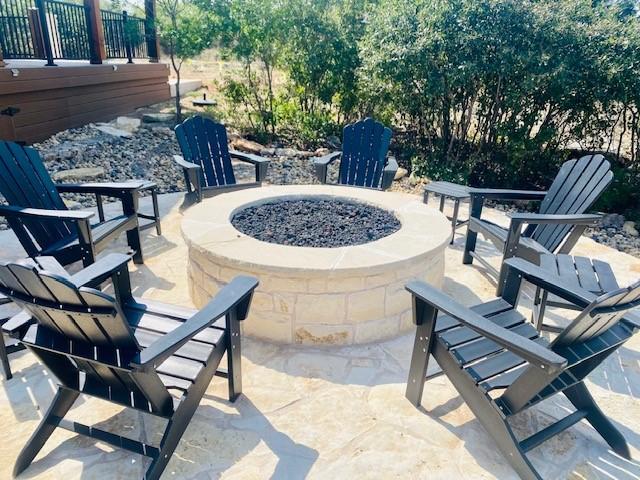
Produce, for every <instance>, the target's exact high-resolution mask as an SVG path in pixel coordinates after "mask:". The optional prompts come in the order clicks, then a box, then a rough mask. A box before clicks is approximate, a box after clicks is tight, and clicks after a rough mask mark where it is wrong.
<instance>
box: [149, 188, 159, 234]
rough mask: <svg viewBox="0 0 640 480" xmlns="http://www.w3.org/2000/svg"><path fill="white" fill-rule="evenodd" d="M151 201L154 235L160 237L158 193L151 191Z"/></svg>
mask: <svg viewBox="0 0 640 480" xmlns="http://www.w3.org/2000/svg"><path fill="white" fill-rule="evenodd" d="M151 201H152V202H153V216H154V217H155V222H156V233H157V234H158V236H161V235H162V226H161V225H160V208H159V207H158V192H157V191H156V189H153V190H152V191H151Z"/></svg>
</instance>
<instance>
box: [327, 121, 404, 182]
mask: <svg viewBox="0 0 640 480" xmlns="http://www.w3.org/2000/svg"><path fill="white" fill-rule="evenodd" d="M390 141H391V129H389V128H387V127H385V126H384V125H383V124H381V123H379V122H376V121H375V120H373V119H371V118H365V119H364V120H361V121H359V122H356V123H354V124H351V125H347V126H346V127H344V130H343V133H342V152H332V153H329V154H328V155H325V156H323V157H319V158H317V159H316V160H315V161H314V167H315V171H316V176H317V177H318V180H320V181H321V182H322V183H327V168H328V167H329V164H331V162H333V161H334V160H336V159H337V158H338V157H341V159H340V172H339V174H338V183H340V184H342V185H355V186H358V187H369V188H379V189H382V190H386V189H387V188H389V187H390V186H391V183H392V182H393V177H394V176H395V174H396V172H397V171H398V163H397V162H396V159H395V158H393V157H388V158H387V152H388V150H389V142H390Z"/></svg>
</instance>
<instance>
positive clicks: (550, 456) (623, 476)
mask: <svg viewBox="0 0 640 480" xmlns="http://www.w3.org/2000/svg"><path fill="white" fill-rule="evenodd" d="M427 386H428V385H427ZM425 395H428V390H427V389H426V388H425ZM563 400H564V399H563ZM566 403H567V405H568V401H567V402H566ZM463 405H464V400H463V399H462V397H461V396H456V397H454V398H450V399H449V400H447V401H446V402H445V403H443V404H440V405H436V406H434V407H432V408H431V409H430V410H427V409H426V408H425V407H424V406H422V405H421V406H420V407H418V411H420V412H421V413H423V414H424V415H427V416H428V417H429V418H430V419H432V420H433V421H435V422H436V423H438V424H439V425H441V426H442V427H444V428H446V429H447V430H448V431H450V432H451V433H452V434H454V435H455V436H456V437H458V438H459V439H461V440H462V441H464V444H465V448H466V450H467V451H468V452H469V454H470V455H471V456H472V457H473V458H474V460H475V461H476V462H478V465H480V466H481V467H482V468H483V469H485V470H486V471H489V472H492V473H493V474H494V475H495V476H496V477H497V478H514V479H516V478H518V476H517V475H516V473H515V471H513V470H512V469H511V467H510V466H509V464H508V462H507V460H506V459H505V458H504V456H502V454H501V453H500V452H499V451H498V449H497V446H496V445H495V443H494V441H493V439H492V438H491V437H490V435H489V434H488V433H487V432H486V430H485V429H484V427H483V426H482V425H481V424H480V422H479V421H478V420H477V419H476V418H474V419H472V420H469V421H467V422H465V423H462V424H460V425H454V424H453V423H450V422H449V421H447V420H445V419H444V417H446V416H447V415H449V414H451V413H452V412H454V411H455V410H456V409H458V408H460V407H461V406H463ZM538 409H539V406H535V407H532V408H531V409H529V410H526V411H525V412H522V413H519V414H517V415H516V416H514V417H513V419H512V421H510V424H511V426H512V428H513V430H514V433H515V434H516V436H517V437H518V438H519V439H520V440H522V439H523V438H525V437H527V436H529V435H531V434H533V433H534V430H533V429H532V428H531V427H532V426H536V427H537V428H536V429H535V430H541V429H542V428H544V427H546V426H548V424H550V423H551V422H552V421H556V420H558V419H559V418H561V417H562V416H563V415H565V414H567V413H569V411H570V410H569V408H567V411H566V412H564V413H563V414H562V415H558V416H557V418H556V415H554V414H552V413H550V411H549V410H548V409H539V410H538ZM561 410H563V409H561ZM571 411H572V410H571ZM553 412H554V413H556V409H554V410H553ZM612 421H613V423H614V424H615V425H616V427H617V428H618V429H619V430H620V432H621V433H622V435H623V436H624V437H625V439H626V440H627V443H629V445H631V446H633V447H634V448H636V449H637V448H638V445H639V442H640V435H638V434H637V433H636V432H634V431H632V430H631V429H629V428H628V427H625V426H624V425H621V424H620V423H618V422H616V421H614V420H612ZM525 425H526V427H527V428H526V429H525V428H522V427H523V426H525ZM478 435H483V436H484V437H485V440H486V441H479V440H481V439H479V438H478ZM592 445H594V446H595V447H596V449H597V450H596V453H597V455H593V449H592V448H591V446H592ZM587 446H589V452H590V453H592V454H591V455H586V454H585V453H586V452H585V451H586V450H587ZM572 452H575V453H574V454H573V455H571V453H572ZM577 452H580V453H577ZM563 453H564V455H562V454H563ZM527 457H528V458H529V460H530V461H531V463H532V464H533V466H534V468H536V469H537V470H538V473H540V474H541V476H542V478H564V476H565V475H567V476H569V477H571V478H572V477H573V475H572V474H573V473H574V472H576V471H578V470H583V469H584V468H585V465H589V466H590V467H587V468H591V469H595V471H599V472H606V473H605V476H606V478H615V479H619V480H637V479H638V478H640V462H638V461H636V460H633V459H632V460H627V459H625V458H622V457H620V456H619V455H617V454H615V453H614V452H613V451H611V450H610V449H609V446H608V445H607V444H606V443H605V441H604V440H603V439H602V438H601V437H600V436H599V435H598V434H597V432H595V430H593V428H591V426H590V425H588V424H587V423H586V422H584V421H583V422H581V423H579V424H577V425H576V426H573V427H571V428H569V429H568V430H566V431H565V432H563V433H561V434H560V435H558V436H556V437H552V439H550V440H549V441H548V442H545V443H543V444H541V445H540V446H539V447H537V448H536V449H534V450H532V451H531V452H529V453H528V454H527ZM554 462H555V463H554ZM569 463H570V464H569ZM563 468H564V469H565V471H564V472H562V470H561V469H563ZM561 472H562V473H561ZM581 473H582V475H584V472H581ZM576 478H585V477H584V476H581V475H579V474H578V476H576ZM586 478H590V477H589V476H587V477H586Z"/></svg>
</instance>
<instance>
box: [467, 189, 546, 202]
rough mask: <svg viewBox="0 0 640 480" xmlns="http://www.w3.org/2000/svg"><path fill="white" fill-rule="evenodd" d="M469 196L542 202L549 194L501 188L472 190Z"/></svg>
mask: <svg viewBox="0 0 640 480" xmlns="http://www.w3.org/2000/svg"><path fill="white" fill-rule="evenodd" d="M469 194H470V195H471V196H472V197H473V196H481V197H484V198H486V199H489V200H542V199H544V197H545V196H546V194H547V192H541V191H538V190H508V189H500V188H470V189H469Z"/></svg>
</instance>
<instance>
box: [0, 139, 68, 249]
mask: <svg viewBox="0 0 640 480" xmlns="http://www.w3.org/2000/svg"><path fill="white" fill-rule="evenodd" d="M0 170H2V172H1V175H0V193H2V196H3V197H4V198H5V200H6V201H7V203H8V204H9V205H12V206H16V207H25V208H42V209H47V210H66V209H67V208H66V206H65V204H64V202H63V201H62V198H61V197H60V195H59V194H58V191H57V190H56V187H55V184H54V183H53V181H52V180H51V177H50V176H49V174H48V172H47V171H46V169H45V167H44V164H43V162H42V159H41V158H40V155H39V154H38V152H37V151H36V150H35V149H33V148H30V147H22V146H20V145H18V144H17V143H14V142H5V141H0ZM22 223H23V224H24V225H25V227H26V228H27V229H28V230H29V233H30V234H31V235H32V236H33V237H34V239H35V240H36V241H37V242H38V245H40V247H41V248H44V247H46V246H48V245H51V244H52V243H54V242H56V241H58V240H61V239H62V238H65V237H67V236H69V235H70V234H71V229H70V228H69V226H68V225H67V224H66V223H65V222H63V221H59V220H57V219H54V220H51V221H46V220H39V219H30V220H23V222H22Z"/></svg>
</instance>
